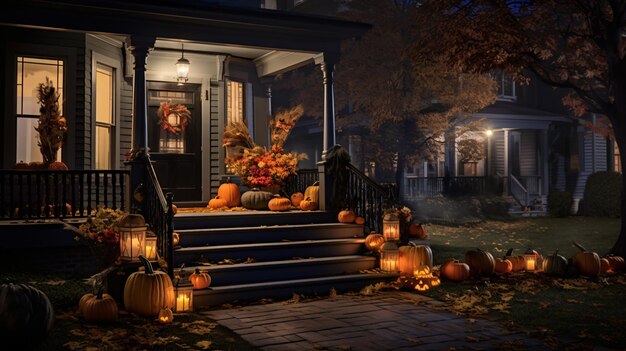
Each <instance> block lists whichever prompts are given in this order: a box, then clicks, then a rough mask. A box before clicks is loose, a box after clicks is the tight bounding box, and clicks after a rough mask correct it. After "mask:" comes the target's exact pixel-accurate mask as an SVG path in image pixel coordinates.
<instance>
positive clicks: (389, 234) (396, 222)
mask: <svg viewBox="0 0 626 351" xmlns="http://www.w3.org/2000/svg"><path fill="white" fill-rule="evenodd" d="M383 236H384V237H385V241H399V240H400V219H399V218H398V216H396V215H392V214H386V215H385V216H384V217H383Z"/></svg>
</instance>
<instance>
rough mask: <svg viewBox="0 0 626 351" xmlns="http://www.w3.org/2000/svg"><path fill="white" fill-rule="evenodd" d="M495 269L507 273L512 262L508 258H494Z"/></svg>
mask: <svg viewBox="0 0 626 351" xmlns="http://www.w3.org/2000/svg"><path fill="white" fill-rule="evenodd" d="M495 269H496V272H498V273H509V272H510V271H512V270H513V264H512V263H511V261H509V260H506V259H502V258H496V262H495Z"/></svg>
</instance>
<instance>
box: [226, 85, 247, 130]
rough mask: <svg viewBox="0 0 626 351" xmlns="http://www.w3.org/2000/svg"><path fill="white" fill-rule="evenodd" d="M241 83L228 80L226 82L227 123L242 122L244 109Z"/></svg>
mask: <svg viewBox="0 0 626 351" xmlns="http://www.w3.org/2000/svg"><path fill="white" fill-rule="evenodd" d="M243 104H244V96H243V83H242V82H234V81H228V82H226V111H227V112H226V113H227V118H228V119H227V121H226V122H227V123H231V122H243V123H245V119H244V117H243V113H244V111H245V109H244V105H243Z"/></svg>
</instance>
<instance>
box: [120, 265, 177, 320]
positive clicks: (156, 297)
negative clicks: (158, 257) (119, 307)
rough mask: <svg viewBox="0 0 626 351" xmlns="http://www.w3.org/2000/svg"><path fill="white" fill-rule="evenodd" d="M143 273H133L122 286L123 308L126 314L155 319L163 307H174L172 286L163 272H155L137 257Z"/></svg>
mask: <svg viewBox="0 0 626 351" xmlns="http://www.w3.org/2000/svg"><path fill="white" fill-rule="evenodd" d="M139 259H140V260H141V262H142V263H143V266H144V268H145V271H143V272H133V274H131V275H130V276H129V277H128V280H127V281H126V285H125V286H124V306H125V307H126V310H127V311H128V312H133V313H136V314H138V315H140V316H144V317H155V316H157V315H158V314H159V311H160V310H161V309H162V308H163V307H169V306H174V285H173V284H172V280H171V279H170V277H169V276H168V275H167V273H165V272H161V271H155V270H154V269H153V268H152V264H151V263H150V261H148V260H147V259H146V258H145V257H143V256H141V255H140V256H139Z"/></svg>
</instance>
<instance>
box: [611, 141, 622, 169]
mask: <svg viewBox="0 0 626 351" xmlns="http://www.w3.org/2000/svg"><path fill="white" fill-rule="evenodd" d="M613 171H615V172H618V173H622V162H621V160H620V153H619V147H617V143H616V142H615V141H614V142H613Z"/></svg>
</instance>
